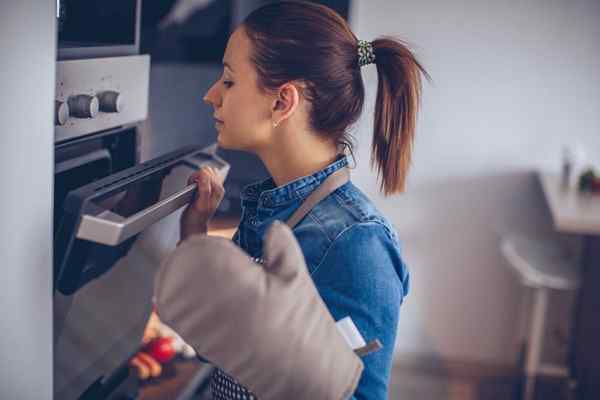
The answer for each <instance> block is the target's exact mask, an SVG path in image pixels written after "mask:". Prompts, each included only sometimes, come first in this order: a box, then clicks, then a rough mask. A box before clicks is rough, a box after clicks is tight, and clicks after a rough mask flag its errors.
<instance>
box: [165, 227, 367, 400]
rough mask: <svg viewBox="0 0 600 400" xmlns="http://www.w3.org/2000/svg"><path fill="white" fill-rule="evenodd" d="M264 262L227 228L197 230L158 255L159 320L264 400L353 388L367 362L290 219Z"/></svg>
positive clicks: (274, 231)
mask: <svg viewBox="0 0 600 400" xmlns="http://www.w3.org/2000/svg"><path fill="white" fill-rule="evenodd" d="M263 258H264V266H260V265H259V264H256V263H254V262H253V261H252V260H251V259H250V257H249V256H248V254H246V253H245V252H244V251H243V250H242V249H240V248H239V247H238V246H236V245H235V244H234V243H233V242H231V241H230V240H228V239H225V238H219V237H211V236H205V235H195V236H191V237H190V238H188V239H187V240H185V241H184V242H182V243H181V244H180V245H179V246H178V247H177V248H176V249H175V250H174V251H173V253H172V254H170V255H169V257H167V259H166V260H165V261H164V263H163V264H162V265H161V267H160V269H159V272H158V275H157V277H156V286H155V302H156V308H157V312H158V315H159V317H160V319H161V320H162V321H164V322H165V323H166V324H167V325H169V326H171V327H172V328H173V329H174V330H175V331H176V332H177V333H178V334H179V335H180V336H181V337H182V338H183V339H184V340H185V341H186V342H187V343H189V344H190V345H191V346H192V347H194V349H195V350H196V352H197V353H198V354H199V355H201V356H202V357H205V358H206V359H208V360H210V361H211V362H212V363H213V364H214V365H216V366H218V367H219V368H221V369H222V370H224V371H225V372H226V373H228V374H230V375H231V376H233V377H234V378H235V379H236V380H237V381H238V382H239V383H240V384H242V385H244V386H245V387H247V388H248V389H249V390H251V391H252V392H254V394H256V396H257V397H258V398H259V399H260V400H271V399H273V400H274V399H332V400H344V399H347V398H349V397H350V396H351V395H352V393H354V390H355V389H356V386H357V385H358V381H359V379H360V376H361V373H362V370H363V363H362V360H361V359H360V358H359V357H358V356H357V355H356V354H355V353H354V351H352V349H351V348H350V346H349V345H348V344H347V343H346V341H345V340H344V338H343V337H342V335H341V334H340V333H339V331H338V329H337V327H336V325H335V321H334V320H333V317H332V316H331V314H330V313H329V311H328V309H327V307H326V306H325V303H323V300H322V299H321V297H320V296H319V294H318V292H317V290H316V288H315V285H314V283H313V281H312V279H311V278H310V276H309V275H308V270H307V267H306V263H305V261H304V256H303V255H302V251H301V250H300V247H299V245H298V242H297V241H296V238H295V237H294V235H293V233H292V231H291V230H290V228H289V227H288V226H287V225H285V224H283V223H281V222H278V221H276V222H274V223H273V224H272V225H271V226H270V227H269V230H268V231H267V233H266V236H265V240H264V246H263Z"/></svg>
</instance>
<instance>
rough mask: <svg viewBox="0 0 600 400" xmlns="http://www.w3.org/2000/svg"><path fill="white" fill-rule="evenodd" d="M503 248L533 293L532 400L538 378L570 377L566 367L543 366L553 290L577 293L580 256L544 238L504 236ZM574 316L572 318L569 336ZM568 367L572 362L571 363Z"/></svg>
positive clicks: (528, 377)
mask: <svg viewBox="0 0 600 400" xmlns="http://www.w3.org/2000/svg"><path fill="white" fill-rule="evenodd" d="M500 248H501V251H502V254H503V256H504V257H505V258H506V260H507V261H508V265H510V267H511V268H512V269H513V270H514V271H515V272H516V273H517V276H518V277H519V280H520V283H521V284H522V285H523V286H525V287H526V288H529V289H531V290H532V291H533V304H532V310H531V312H532V314H533V315H532V318H531V324H530V326H529V332H528V337H527V338H526V347H525V348H526V353H525V387H524V388H523V399H524V400H532V399H533V398H534V397H533V396H534V394H535V393H534V392H535V379H536V375H538V374H539V375H553V376H562V377H567V378H568V377H570V373H569V372H570V371H569V368H568V365H567V366H564V365H551V364H544V363H542V346H543V344H544V328H545V324H546V312H547V308H548V297H549V294H550V291H551V290H555V291H576V290H577V288H578V287H579V284H580V274H579V253H578V252H577V251H573V249H571V248H569V247H567V246H565V245H564V244H563V243H561V242H559V241H557V240H556V239H555V238H550V237H547V236H543V235H526V234H522V233H513V234H509V235H506V236H504V237H502V239H501V244H500ZM571 327H572V317H571V316H570V317H569V333H570V331H571ZM567 364H568V363H567Z"/></svg>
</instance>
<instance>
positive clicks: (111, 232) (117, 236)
mask: <svg viewBox="0 0 600 400" xmlns="http://www.w3.org/2000/svg"><path fill="white" fill-rule="evenodd" d="M215 150H216V146H215V145H213V146H209V147H204V148H203V147H199V146H189V147H185V148H182V149H179V150H176V151H174V152H172V153H169V154H166V155H164V156H162V157H159V158H156V159H153V160H150V161H147V162H144V163H141V164H138V165H136V166H134V167H131V168H128V169H125V170H123V171H120V172H119V173H116V174H113V175H110V176H108V177H106V178H103V179H100V180H97V181H95V182H92V183H90V184H87V185H85V186H83V187H80V188H78V189H76V190H73V191H71V192H70V193H69V194H68V195H67V197H66V199H65V202H64V209H63V210H62V211H63V217H62V221H61V223H60V226H59V228H58V230H57V232H56V237H55V260H54V262H55V265H54V272H55V282H54V287H55V290H56V291H59V292H60V293H62V294H64V295H70V294H72V293H74V292H76V291H77V290H78V289H79V288H80V287H82V286H83V285H85V284H86V283H88V282H89V281H91V280H93V279H94V278H97V277H99V276H101V275H102V274H104V273H105V272H106V271H108V270H110V269H111V268H112V266H113V265H114V264H115V262H116V261H117V260H118V259H119V258H121V257H123V256H124V255H125V254H126V253H127V252H128V250H129V248H130V247H131V245H132V244H133V242H134V241H135V239H136V236H137V235H138V234H139V233H141V232H142V231H144V230H145V229H146V228H148V227H150V226H151V225H153V224H154V223H156V222H158V221H159V220H161V219H163V218H165V217H166V216H168V215H170V214H171V213H173V212H175V211H176V210H178V209H180V208H182V207H183V206H185V205H186V204H188V203H189V202H190V200H191V199H192V198H193V196H194V192H195V188H196V185H194V184H193V185H187V177H188V176H189V175H190V174H191V173H192V172H193V171H195V170H197V169H198V168H200V167H201V166H202V165H212V166H214V167H216V168H217V170H218V171H219V173H220V174H221V175H222V176H223V178H225V177H226V175H227V173H228V172H229V164H228V163H227V162H226V161H224V160H223V159H221V158H220V157H218V156H217V155H216V154H215ZM92 156H94V157H96V158H97V161H96V162H99V163H102V162H107V161H106V158H105V157H104V156H105V155H104V154H100V152H99V153H98V154H92ZM95 160H96V159H95ZM103 160H104V161H103ZM167 176H173V178H174V179H171V181H173V180H175V181H176V182H178V183H179V185H177V184H175V185H173V184H169V185H168V186H164V185H163V181H164V180H165V178H166V177H167Z"/></svg>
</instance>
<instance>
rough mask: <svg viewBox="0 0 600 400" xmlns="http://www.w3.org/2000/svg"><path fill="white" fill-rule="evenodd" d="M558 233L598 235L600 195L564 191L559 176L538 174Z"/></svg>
mask: <svg viewBox="0 0 600 400" xmlns="http://www.w3.org/2000/svg"><path fill="white" fill-rule="evenodd" d="M538 176H539V178H540V182H541V184H542V189H543V192H544V196H545V198H546V201H547V203H548V206H549V207H550V212H551V214H552V220H553V222H554V227H555V229H556V230H557V231H558V232H564V233H579V234H590V235H600V194H596V193H595V194H587V193H586V194H583V193H579V192H578V191H577V190H575V189H568V190H564V189H562V187H561V179H560V175H559V174H553V173H549V172H541V171H540V172H538Z"/></svg>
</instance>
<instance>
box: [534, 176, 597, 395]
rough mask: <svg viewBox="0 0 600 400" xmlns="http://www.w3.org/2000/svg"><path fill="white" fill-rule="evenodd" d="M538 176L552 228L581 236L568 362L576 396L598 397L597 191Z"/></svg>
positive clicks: (553, 178) (554, 178) (557, 177)
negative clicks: (579, 274) (585, 191)
mask: <svg viewBox="0 0 600 400" xmlns="http://www.w3.org/2000/svg"><path fill="white" fill-rule="evenodd" d="M538 177H539V178H540V182H541V185H542V191H543V192H544V196H545V198H546V202H547V203H548V207H549V208H550V213H551V214H552V220H553V224H554V228H555V229H556V230H557V231H558V232H563V233H575V234H580V235H582V236H583V241H584V242H583V253H582V286H581V288H580V290H579V294H578V297H577V304H576V309H575V316H574V331H573V341H572V343H571V349H572V351H571V353H572V355H571V360H570V364H571V368H572V371H573V374H574V377H575V379H576V380H577V383H578V389H577V399H580V400H581V399H585V400H596V399H600V194H593V195H591V194H582V193H579V192H577V191H576V190H574V189H570V190H568V189H563V188H562V187H561V184H560V176H559V175H558V174H551V173H547V172H541V171H540V172H538Z"/></svg>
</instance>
